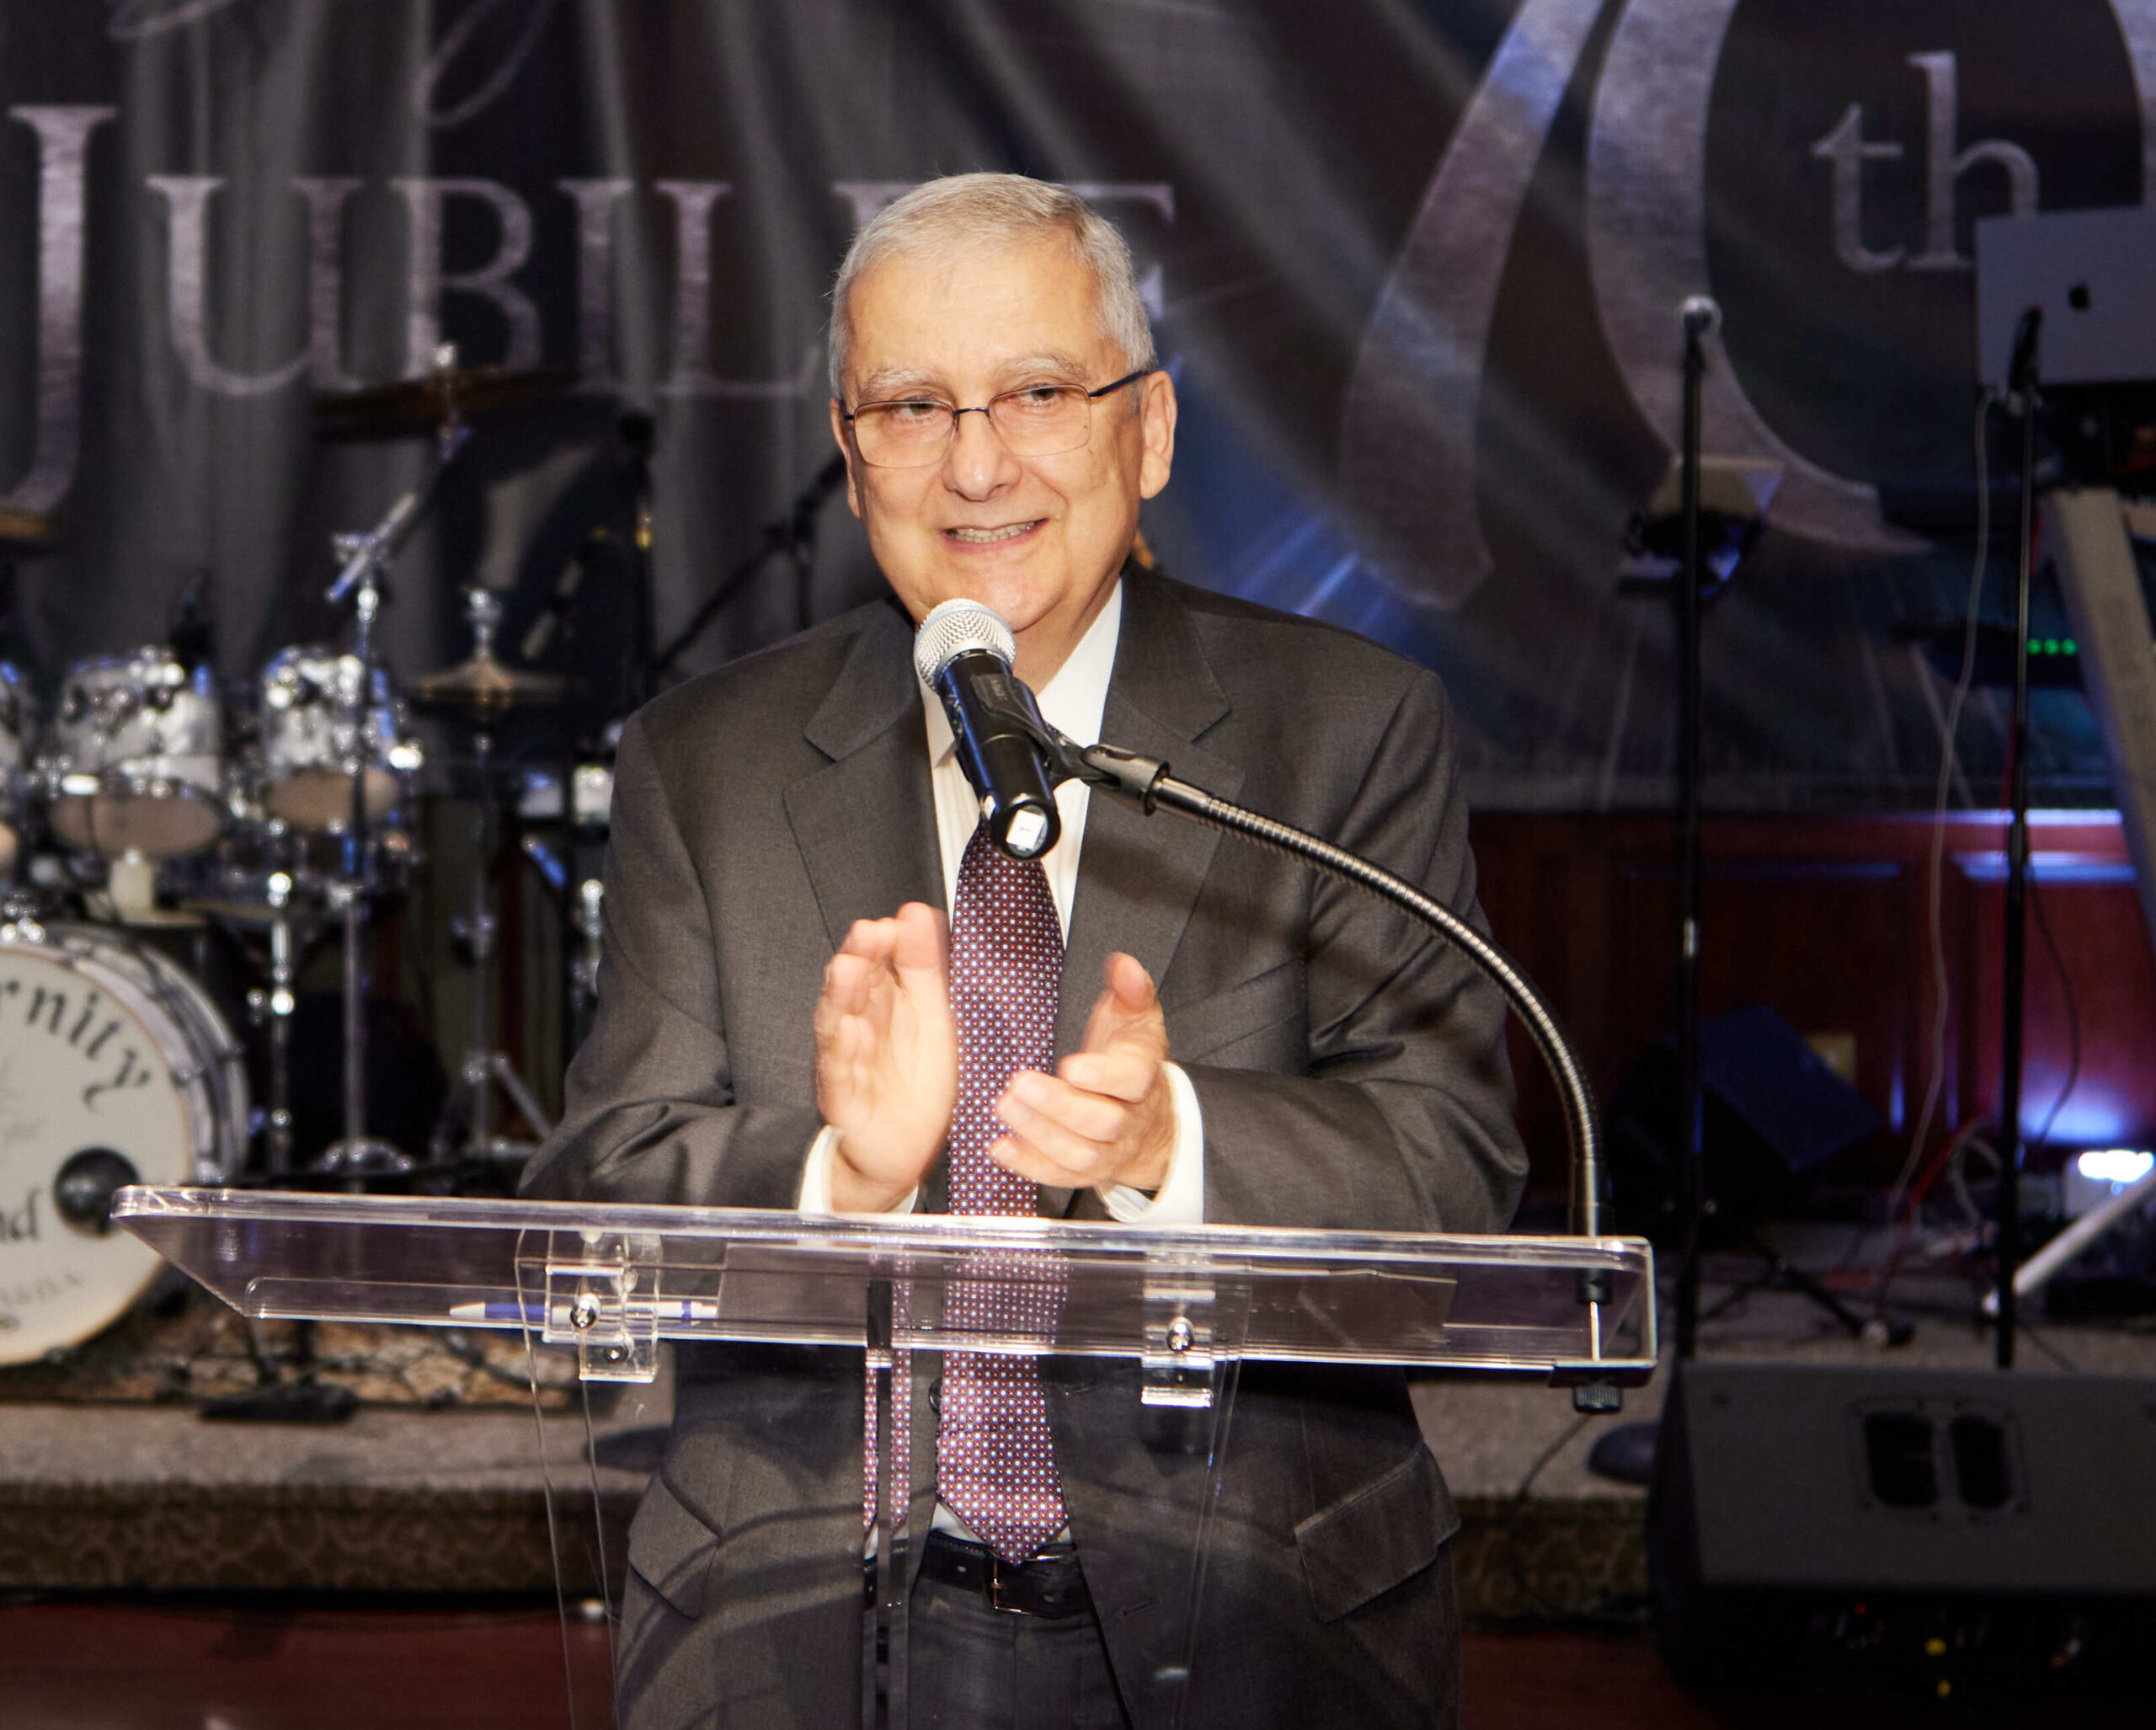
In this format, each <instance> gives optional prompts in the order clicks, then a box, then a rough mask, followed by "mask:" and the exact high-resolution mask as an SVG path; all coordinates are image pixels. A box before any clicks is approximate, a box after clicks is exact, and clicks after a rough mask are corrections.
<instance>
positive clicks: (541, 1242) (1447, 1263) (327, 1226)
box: [113, 1188, 1656, 1724]
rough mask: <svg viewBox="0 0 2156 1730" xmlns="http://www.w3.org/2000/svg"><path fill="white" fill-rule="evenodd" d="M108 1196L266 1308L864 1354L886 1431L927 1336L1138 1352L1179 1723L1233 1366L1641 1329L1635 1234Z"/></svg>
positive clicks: (592, 1352) (879, 1599)
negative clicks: (1169, 1581)
mask: <svg viewBox="0 0 2156 1730" xmlns="http://www.w3.org/2000/svg"><path fill="white" fill-rule="evenodd" d="M113 1218H114V1220H115V1222H116V1223H118V1224H119V1225H122V1226H124V1227H125V1229H126V1230H128V1231H131V1232H133V1233H134V1234H135V1235H136V1236H138V1237H140V1238H141V1239H142V1240H143V1241H145V1242H146V1243H147V1244H149V1245H150V1246H151V1247H152V1248H154V1249H155V1250H157V1252H159V1253H160V1254H161V1255H163V1257H165V1258H166V1259H167V1260H168V1261H170V1262H172V1263H174V1264H175V1265H176V1266H178V1267H179V1268H182V1269H184V1271H185V1272H187V1273H189V1274H191V1275H193V1276H194V1278H195V1279H198V1280H199V1281H200V1282H201V1283H202V1284H204V1285H205V1286H207V1287H208V1288H209V1289H211V1291H213V1292H215V1293H216V1295H218V1296H219V1297H221V1298H222V1299H223V1300H225V1301H226V1302H227V1303H228V1304H230V1305H232V1307H233V1308H235V1309H237V1310H238V1311H240V1312H241V1313H242V1314H243V1315H246V1316H250V1317H254V1318H258V1319H262V1320H277V1319H310V1318H312V1319H318V1320H330V1319H334V1320H340V1321H358V1322H402V1323H408V1324H418V1325H421V1326H433V1327H507V1328H528V1329H529V1330H530V1332H531V1333H532V1334H533V1335H534V1336H535V1337H536V1338H539V1339H542V1340H544V1341H545V1342H546V1343H549V1344H552V1345H557V1346H566V1347H570V1348H574V1350H575V1351H576V1353H577V1354H578V1359H579V1365H580V1368H581V1371H582V1373H583V1375H584V1376H586V1377H587V1378H591V1379H599V1380H626V1381H635V1380H649V1379H650V1378H651V1377H652V1376H653V1375H654V1374H655V1373H656V1370H657V1364H658V1347H659V1341H660V1340H662V1339H673V1340H687V1341H695V1340H704V1341H728V1342H755V1343H766V1344H786V1345H797V1346H818V1347H830V1348H839V1349H841V1350H851V1351H854V1352H862V1353H865V1354H866V1356H867V1364H868V1367H869V1372H870V1374H871V1375H872V1376H873V1378H874V1380H873V1387H874V1397H875V1402H876V1430H875V1434H877V1435H878V1436H879V1437H884V1438H889V1437H891V1436H893V1435H894V1434H895V1435H906V1434H909V1432H908V1430H907V1428H906V1424H907V1419H906V1418H905V1412H906V1408H907V1407H908V1405H909V1404H910V1397H909V1389H910V1386H911V1378H912V1375H913V1374H914V1370H913V1365H914V1363H915V1359H916V1358H917V1357H918V1355H919V1354H933V1353H942V1352H948V1351H957V1350H964V1351H971V1352H984V1353H1015V1354H1025V1355H1029V1356H1037V1357H1043V1358H1054V1359H1121V1360H1123V1361H1124V1362H1125V1363H1127V1364H1131V1365H1134V1367H1135V1370H1136V1375H1135V1377H1134V1381H1133V1386H1132V1393H1131V1397H1132V1398H1133V1399H1134V1401H1135V1402H1138V1404H1139V1406H1140V1407H1142V1408H1145V1410H1144V1411H1142V1412H1141V1413H1140V1414H1139V1415H1140V1416H1141V1417H1142V1418H1145V1421H1146V1429H1145V1433H1146V1434H1147V1435H1148V1436H1149V1437H1150V1438H1152V1440H1151V1441H1150V1442H1149V1444H1148V1445H1152V1446H1157V1448H1158V1449H1159V1450H1161V1452H1162V1455H1163V1456H1164V1459H1165V1458H1166V1456H1168V1455H1172V1456H1174V1457H1173V1459H1172V1460H1168V1461H1167V1463H1166V1465H1164V1466H1163V1467H1162V1476H1161V1482H1162V1484H1163V1486H1164V1488H1163V1491H1162V1494H1161V1501H1160V1503H1159V1508H1158V1510H1157V1523H1158V1530H1159V1534H1160V1538H1161V1541H1162V1542H1164V1543H1166V1544H1170V1545H1172V1546H1175V1552H1176V1553H1177V1555H1179V1556H1184V1557H1186V1558H1187V1561H1186V1562H1184V1563H1183V1564H1182V1578H1183V1582H1184V1583H1183V1586H1182V1593H1183V1605H1182V1610H1181V1614H1180V1622H1179V1625H1178V1626H1179V1627H1180V1629H1181V1633H1180V1635H1179V1636H1177V1637H1171V1638H1169V1639H1168V1640H1167V1641H1166V1642H1164V1645H1163V1647H1162V1649H1163V1650H1164V1651H1166V1653H1167V1655H1166V1657H1165V1658H1163V1659H1162V1661H1161V1662H1160V1663H1158V1664H1157V1665H1156V1666H1155V1672H1156V1673H1155V1674H1153V1675H1151V1676H1150V1677H1149V1678H1145V1679H1142V1681H1143V1685H1144V1686H1145V1687H1146V1688H1147V1689H1149V1690H1150V1691H1151V1694H1152V1696H1153V1701H1154V1704H1155V1707H1156V1710H1155V1711H1153V1712H1152V1713H1150V1714H1149V1715H1150V1716H1152V1717H1155V1718H1156V1719H1161V1720H1165V1721H1166V1722H1179V1711H1178V1708H1179V1706H1180V1705H1181V1703H1182V1701H1184V1700H1185V1699H1187V1698H1188V1697H1189V1695H1190V1685H1191V1679H1192V1677H1193V1673H1194V1672H1195V1671H1198V1670H1200V1669H1202V1666H1203V1653H1202V1652H1200V1651H1198V1650H1197V1649H1195V1647H1196V1641H1197V1634H1198V1609H1199V1603H1200V1599H1201V1596H1202V1594H1203V1592H1204V1590H1205V1589H1206V1559H1207V1556H1208V1552H1209V1539H1210V1536H1211V1533H1210V1531H1209V1517H1210V1515H1211V1514H1212V1512H1213V1510H1214V1508H1216V1507H1217V1506H1218V1504H1219V1499H1220V1495H1219V1492H1220V1487H1221V1482H1222V1472H1223V1470H1224V1468H1225V1466H1227V1464H1228V1461H1229V1460H1230V1455H1231V1432H1230V1417H1231V1415H1232V1412H1233V1409H1234V1403H1235V1386H1236V1378H1237V1373H1238V1370H1239V1368H1240V1366H1241V1365H1242V1364H1246V1363H1266V1362H1286V1363H1296V1364H1384V1365H1398V1366H1402V1367H1409V1368H1413V1367H1424V1368H1450V1369H1460V1370H1480V1371H1485V1372H1488V1371H1511V1372H1516V1373H1519V1374H1524V1375H1535V1376H1540V1377H1542V1378H1544V1379H1545V1380H1549V1381H1550V1382H1552V1383H1553V1384H1556V1385H1559V1386H1580V1385H1586V1384H1606V1385H1609V1386H1636V1385H1638V1384H1639V1383H1641V1382H1644V1381H1645V1380H1646V1379H1647V1377H1648V1375H1650V1374H1651V1373H1652V1370H1653V1367H1654V1360H1655V1351H1656V1330H1655V1310H1654V1283H1653V1263H1652V1252H1650V1250H1649V1249H1648V1247H1647V1246H1646V1243H1645V1242H1644V1241H1641V1240H1637V1239H1629V1238H1614V1237H1512V1236H1435V1235H1428V1234H1418V1233H1408V1232H1367V1231H1337V1232H1328V1231H1276V1230H1267V1229H1259V1228H1251V1227H1242V1226H1234V1225H1209V1226H1200V1227H1194V1228H1189V1229H1174V1230H1150V1229H1145V1228H1142V1227H1133V1226H1129V1225H1113V1224H1099V1225H1095V1224H1085V1223H1075V1222H1070V1221H1064V1220H1039V1219H974V1218H964V1219H961V1218H954V1217H952V1216H949V1215H917V1216H911V1217H907V1218H900V1219H878V1220H867V1219H853V1218H825V1217H816V1216H809V1215H798V1214H790V1213H776V1212H767V1211H748V1210H739V1209H723V1208H678V1207H621V1206H597V1205H585V1204H579V1203H569V1202H527V1201H480V1200H454V1199H427V1198H408V1197H367V1196H342V1195H317V1194H304V1193H273V1192H265V1191H253V1192H243V1191H227V1190H216V1189H151V1188H130V1189H125V1190H123V1191H121V1192H120V1198H119V1200H118V1202H117V1204H116V1205H115V1209H114V1212H113ZM984 1293H987V1294H991V1295H993V1297H994V1299H995V1301H988V1302H984V1301H981V1298H982V1295H983V1294H984ZM894 1366H896V1367H897V1369H898V1370H899V1374H898V1375H896V1376H894V1373H893V1372H894ZM894 1394H895V1396H896V1397H897V1400H898V1402H899V1405H898V1411H897V1413H896V1420H897V1421H896V1422H895V1423H894ZM924 1421H926V1422H927V1423H930V1424H931V1426H932V1423H933V1420H932V1418H926V1416H925V1414H924ZM880 1451H881V1453H882V1455H883V1458H884V1459H885V1460H889V1459H890V1458H891V1457H892V1456H893V1455H897V1456H898V1457H899V1458H900V1459H901V1460H904V1461H907V1462H911V1463H910V1464H908V1465H907V1466H906V1469H905V1470H903V1471H897V1472H890V1471H885V1472H883V1473H882V1474H881V1481H880V1482H879V1483H878V1495H877V1503H878V1513H877V1517H876V1524H875V1530H874V1532H873V1535H872V1537H871V1539H870V1543H869V1549H870V1551H872V1553H873V1556H874V1558H875V1562H874V1586H873V1590H870V1591H868V1592H866V1593H864V1594H863V1602H864V1605H866V1606H867V1608H866V1610H865V1613H864V1616H863V1624H864V1626H863V1647H862V1651H863V1663H862V1705H863V1711H862V1717H863V1722H865V1723H866V1722H889V1723H894V1724H902V1723H903V1722H904V1719H905V1701H906V1680H907V1666H906V1640H905V1621H906V1602H905V1601H906V1596H907V1594H906V1590H905V1587H906V1583H907V1582H908V1580H909V1579H910V1574H909V1572H908V1568H907V1563H908V1558H909V1549H908V1545H909V1541H910V1538H911V1537H912V1534H910V1533H909V1532H908V1530H906V1527H907V1524H908V1520H907V1516H906V1510H907V1508H908V1505H909V1503H911V1502H913V1500H914V1498H915V1494H916V1492H918V1491H919V1490H920V1489H921V1485H920V1484H918V1483H916V1482H911V1481H910V1479H911V1478H913V1477H915V1476H918V1475H919V1465H918V1462H920V1461H921V1459H922V1457H923V1452H924V1450H921V1449H920V1448H918V1447H913V1446H909V1447H907V1448H905V1449H890V1448H885V1449H883V1450H880ZM929 1457H930V1458H931V1460H932V1450H930V1453H929ZM1176 1483H1180V1484H1181V1486H1182V1490H1181V1491H1174V1489H1173V1487H1174V1485H1175V1484H1176ZM1171 1491H1172V1493H1171ZM915 1505H916V1506H917V1505H919V1504H915ZM1081 1543H1082V1538H1081ZM879 1654H880V1656H879ZM1118 1680H1119V1682H1123V1681H1126V1680H1127V1679H1124V1678H1122V1677H1120V1676H1119V1677H1118Z"/></svg>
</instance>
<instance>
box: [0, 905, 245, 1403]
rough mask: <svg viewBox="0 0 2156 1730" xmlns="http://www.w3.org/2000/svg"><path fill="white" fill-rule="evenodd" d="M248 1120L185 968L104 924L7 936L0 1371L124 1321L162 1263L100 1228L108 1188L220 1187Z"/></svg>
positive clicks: (2, 963)
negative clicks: (139, 1185)
mask: <svg viewBox="0 0 2156 1730" xmlns="http://www.w3.org/2000/svg"><path fill="white" fill-rule="evenodd" d="M247 1123H248V1097H247V1070H246V1064H245V1061H244V1058H243V1054H242V1052H241V1049H240V1048H239V1045H238V1044H237V1042H236V1041H235V1040H234V1039H233V1038H232V1031H231V1029H230V1028H228V1027H227V1025H226V1023H225V1019H224V1017H222V1016H221V1015H220V1014H218V1012H217V1010H216V1005H215V1004H213V1003H212V1002H211V1001H210V999H209V998H208V997H207V996H205V995H204V994H203V992H202V990H201V988H200V986H198V985H196V984H195V981H194V980H192V979H190V978H189V976H188V975H187V974H185V973H184V972H183V971H182V970H181V969H179V967H177V966H176V965H174V964H173V963H172V962H171V961H169V960H168V959H167V958H165V957H164V956H163V955H161V954H159V953H157V951H155V950H153V949H148V948H143V947H142V946H141V945H140V944H137V943H135V942H131V941H130V940H129V939H128V937H126V936H125V934H124V933H122V932H115V931H113V930H111V929H109V928H108V927H105V926H82V925H43V926H41V925H38V924H36V923H35V922H33V921H28V920H24V921H19V922H11V923H8V924H6V925H0V1364H21V1363H27V1362H29V1360H31V1359H35V1358H39V1357H41V1356H43V1355H44V1354H45V1353H47V1352H50V1351H52V1350H54V1349H56V1348H60V1347H63V1346H70V1345H73V1344H75V1343H77V1341H80V1340H85V1339H88V1338H89V1337H90V1336H91V1335H92V1334H93V1333H95V1332H98V1331H99V1329H100V1328H103V1327H107V1326H109V1325H110V1324H111V1323H112V1322H115V1321H116V1320H118V1319H119V1317H120V1316H121V1315H123V1314H125V1311H127V1309H128V1307H129V1306H131V1305H132V1304H133V1303H134V1302H135V1300H136V1299H137V1298H139V1297H140V1296H141V1295H142V1293H143V1291H144V1290H145V1289H147V1287H148V1285H149V1284H150V1282H151V1280H152V1279H153V1278H154V1277H155V1276H156V1273H157V1268H158V1267H159V1265H160V1264H159V1262H158V1258H157V1254H156V1252H154V1251H152V1249H150V1248H149V1247H148V1246H147V1245H145V1244H142V1243H140V1242H138V1241H136V1240H135V1239H134V1238H132V1237H130V1236H127V1235H126V1234H125V1232H120V1231H110V1230H109V1229H107V1227H106V1224H105V1220H104V1211H105V1206H104V1204H107V1203H109V1195H110V1192H111V1190H112V1189H113V1188H116V1187H117V1185H118V1184H120V1183H153V1184H181V1183H222V1182H224V1181H225V1180H226V1179H227V1178H229V1177H232V1176H233V1175H235V1174H236V1173H237V1172H238V1170H239V1167H240V1162H241V1160H242V1157H243V1151H244V1148H245V1140H244V1138H245V1135H246V1129H247Z"/></svg>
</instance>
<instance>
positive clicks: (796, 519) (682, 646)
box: [651, 456, 846, 687]
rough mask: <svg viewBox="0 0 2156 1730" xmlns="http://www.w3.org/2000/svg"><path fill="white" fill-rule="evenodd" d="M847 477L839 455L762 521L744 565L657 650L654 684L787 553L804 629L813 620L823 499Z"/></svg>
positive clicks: (795, 602)
mask: <svg viewBox="0 0 2156 1730" xmlns="http://www.w3.org/2000/svg"><path fill="white" fill-rule="evenodd" d="M845 481H846V458H845V457H843V456H835V457H832V458H831V460H830V462H826V463H825V465H824V466H823V467H822V468H821V469H819V471H818V472H817V474H816V478H814V480H812V481H810V482H809V484H808V485H807V486H805V487H803V489H801V491H800V492H799V494H797V495H796V496H795V498H794V500H793V503H792V505H788V506H787V512H786V515H784V516H781V517H776V518H774V519H773V520H772V521H770V522H767V523H766V524H765V525H764V527H763V531H762V532H761V534H760V535H759V536H758V537H757V540H756V545H755V549H754V550H753V551H752V552H751V553H750V554H749V556H748V557H747V558H744V559H743V560H742V561H741V563H739V564H737V565H736V566H734V569H732V570H730V571H728V573H727V574H726V579H725V581H723V582H722V583H721V584H720V585H718V588H716V589H714V590H712V592H711V594H710V595H708V596H707V598H706V599H705V601H704V603H703V605H702V606H699V607H698V608H697V609H696V614H695V616H694V617H691V619H690V621H689V622H688V623H687V624H686V625H684V626H683V627H681V629H680V633H678V634H677V635H676V636H675V638H674V640H673V641H672V642H671V643H668V644H667V645H666V647H665V648H664V649H661V650H660V651H659V654H658V656H657V658H656V659H654V661H653V662H652V664H651V678H652V684H653V686H654V687H656V686H657V685H658V683H659V681H660V680H662V679H664V677H665V676H666V675H668V674H669V673H670V672H672V671H673V670H674V665H675V662H676V661H678V660H680V659H681V657H682V655H683V654H685V653H686V652H687V650H688V649H689V647H690V645H691V643H694V642H695V641H696V638H699V637H701V636H702V635H703V633H704V632H705V630H706V629H707V628H708V627H709V626H710V624H711V622H712V620H713V619H715V618H717V617H718V616H719V614H720V613H721V612H722V611H724V610H725V608H726V606H727V604H728V602H729V601H732V600H733V599H734V596H735V595H739V593H740V592H741V591H742V590H744V588H746V587H747V586H748V585H750V583H751V582H753V581H754V580H755V577H756V575H757V574H758V573H759V572H760V571H761V570H762V569H763V568H764V567H765V566H766V565H767V564H769V563H771V560H773V559H774V558H777V557H778V556H779V555H780V554H781V553H784V554H785V555H786V557H787V560H788V561H789V562H790V563H792V566H793V571H794V582H795V590H794V595H795V601H794V606H795V612H796V615H797V617H798V619H799V622H800V624H801V626H802V627H803V629H806V628H807V627H808V626H809V624H810V623H811V622H812V621H811V620H810V618H809V577H810V575H811V574H813V572H814V560H815V553H816V514H817V512H818V511H819V510H822V508H823V505H824V501H825V499H828V498H830V496H831V494H833V493H835V492H836V491H837V490H838V489H839V488H840V487H841V485H843V484H844V483H845Z"/></svg>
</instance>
